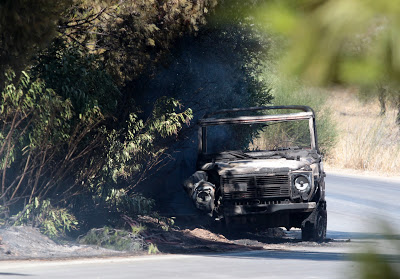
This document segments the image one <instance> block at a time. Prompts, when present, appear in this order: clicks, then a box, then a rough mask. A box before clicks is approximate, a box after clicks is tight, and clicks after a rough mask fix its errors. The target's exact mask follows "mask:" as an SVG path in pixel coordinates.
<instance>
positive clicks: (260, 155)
mask: <svg viewBox="0 0 400 279" xmlns="http://www.w3.org/2000/svg"><path fill="white" fill-rule="evenodd" d="M296 111H297V112H296ZM273 112H275V114H274V113H273ZM276 112H279V114H276ZM261 113H263V114H261ZM211 129H214V130H211ZM218 129H220V130H219V131H218ZM238 135H239V136H238ZM246 135H251V138H250V140H249V138H247V146H245V147H243V142H244V141H243V137H246ZM249 142H250V143H249ZM324 177H325V173H324V170H323V166H322V155H321V154H320V152H319V149H318V140H317V132H316V124H315V114H314V111H313V110H312V109H311V108H310V107H307V106H267V107H255V108H245V109H242V108H240V109H231V110H221V111H217V112H213V113H210V114H207V115H205V116H204V117H203V118H202V119H201V120H200V121H199V154H198V159H197V171H196V172H195V173H194V174H193V175H192V176H191V177H189V178H188V179H187V180H186V181H185V182H184V187H185V190H186V191H187V192H188V194H189V195H190V197H191V198H192V200H193V201H194V204H195V205H196V207H197V208H198V209H199V210H201V211H203V212H205V213H207V214H208V215H210V216H211V217H213V218H215V219H220V220H225V223H226V225H227V226H228V227H241V228H246V229H247V228H250V227H253V226H255V227H285V228H287V229H288V230H289V229H290V228H292V227H296V228H301V230H302V239H303V240H312V241H322V240H323V239H324V238H325V236H326V226H327V212H326V201H325V182H324Z"/></svg>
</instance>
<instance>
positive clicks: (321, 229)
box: [317, 215, 325, 240]
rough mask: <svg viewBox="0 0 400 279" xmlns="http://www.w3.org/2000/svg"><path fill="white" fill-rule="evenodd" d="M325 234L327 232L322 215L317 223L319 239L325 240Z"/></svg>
mask: <svg viewBox="0 0 400 279" xmlns="http://www.w3.org/2000/svg"><path fill="white" fill-rule="evenodd" d="M324 232H325V226H324V218H323V217H322V216H321V215H319V216H318V222H317V237H318V239H319V240H323V238H324V234H325V233H324Z"/></svg>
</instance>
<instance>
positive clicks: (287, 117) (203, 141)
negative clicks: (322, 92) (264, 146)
mask: <svg viewBox="0 0 400 279" xmlns="http://www.w3.org/2000/svg"><path fill="white" fill-rule="evenodd" d="M259 110H300V111H301V112H296V113H285V114H271V115H253V116H236V117H228V118H215V117H211V116H215V115H219V114H227V113H235V112H246V111H259ZM301 119H308V120H309V122H308V123H309V130H310V139H311V148H312V149H315V150H317V152H318V153H319V149H318V137H317V129H316V124H315V113H314V110H313V109H312V108H310V107H308V106H298V105H292V106H262V107H250V108H234V109H223V110H218V111H215V112H211V113H207V114H205V115H204V116H203V118H201V119H200V120H199V122H198V124H199V132H198V141H199V147H198V152H199V154H200V153H207V126H216V125H233V124H248V125H250V124H253V123H263V122H279V121H292V120H301Z"/></svg>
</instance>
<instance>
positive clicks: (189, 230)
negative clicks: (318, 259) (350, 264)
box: [0, 216, 345, 261]
mask: <svg viewBox="0 0 400 279" xmlns="http://www.w3.org/2000/svg"><path fill="white" fill-rule="evenodd" d="M138 222H140V224H141V225H143V226H145V227H146V230H145V231H144V232H143V233H141V237H142V240H143V241H145V242H146V244H147V245H144V247H145V248H146V249H143V250H142V251H137V250H136V251H116V250H113V249H105V248H101V247H97V246H91V245H83V244H80V243H78V242H77V241H72V240H69V241H67V240H62V241H54V240H51V239H49V238H48V237H46V236H44V235H42V234H41V233H40V232H39V231H38V230H37V229H35V228H31V227H10V228H3V229H0V238H1V243H0V260H1V261H12V260H33V259H40V260H60V259H75V258H108V257H128V256H141V255H147V254H148V251H147V247H149V246H150V244H152V245H153V246H156V247H157V249H158V252H157V253H158V254H198V253H222V252H236V251H251V250H265V249H267V250H288V249H293V248H296V247H297V248H298V247H303V246H309V245H311V246H337V245H342V244H343V243H344V242H345V241H340V242H338V241H333V240H327V241H326V242H324V243H305V242H302V241H301V240H300V239H299V238H298V237H293V236H292V234H291V233H289V234H286V233H285V232H284V231H283V230H282V229H280V228H276V229H268V230H265V231H261V232H252V233H250V232H234V233H232V232H227V231H225V230H221V229H220V228H218V227H215V226H213V227H212V228H211V227H210V226H209V224H207V223H201V220H200V221H199V220H198V219H191V220H190V221H188V220H181V221H178V222H177V224H175V225H173V226H166V224H165V223H163V222H160V221H159V220H157V219H155V218H152V217H148V216H144V217H139V218H138Z"/></svg>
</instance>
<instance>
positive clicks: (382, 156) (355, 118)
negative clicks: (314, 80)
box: [327, 89, 400, 175]
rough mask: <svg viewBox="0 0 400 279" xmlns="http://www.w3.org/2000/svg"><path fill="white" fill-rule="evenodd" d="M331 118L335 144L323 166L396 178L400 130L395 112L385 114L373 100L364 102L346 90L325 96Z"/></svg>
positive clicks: (393, 110)
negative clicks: (336, 133)
mask: <svg viewBox="0 0 400 279" xmlns="http://www.w3.org/2000/svg"><path fill="white" fill-rule="evenodd" d="M329 99H330V102H329V104H330V106H332V107H334V108H335V109H334V110H332V118H333V119H334V121H335V122H336V123H337V129H338V133H339V135H340V136H339V137H338V142H337V144H336V145H335V146H334V148H333V150H332V152H331V154H330V156H329V157H328V160H327V163H328V165H329V166H330V167H333V168H345V169H357V170H363V171H370V172H379V173H383V174H385V173H386V174H388V175H398V173H399V172H398V170H399V168H400V128H399V126H398V124H397V123H396V118H397V108H396V107H393V106H388V107H387V109H386V112H385V114H381V108H380V105H379V102H378V100H377V98H373V99H368V100H365V98H361V97H357V93H355V92H351V91H350V90H345V89H337V90H333V91H332V92H331V93H330V96H329Z"/></svg>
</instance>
